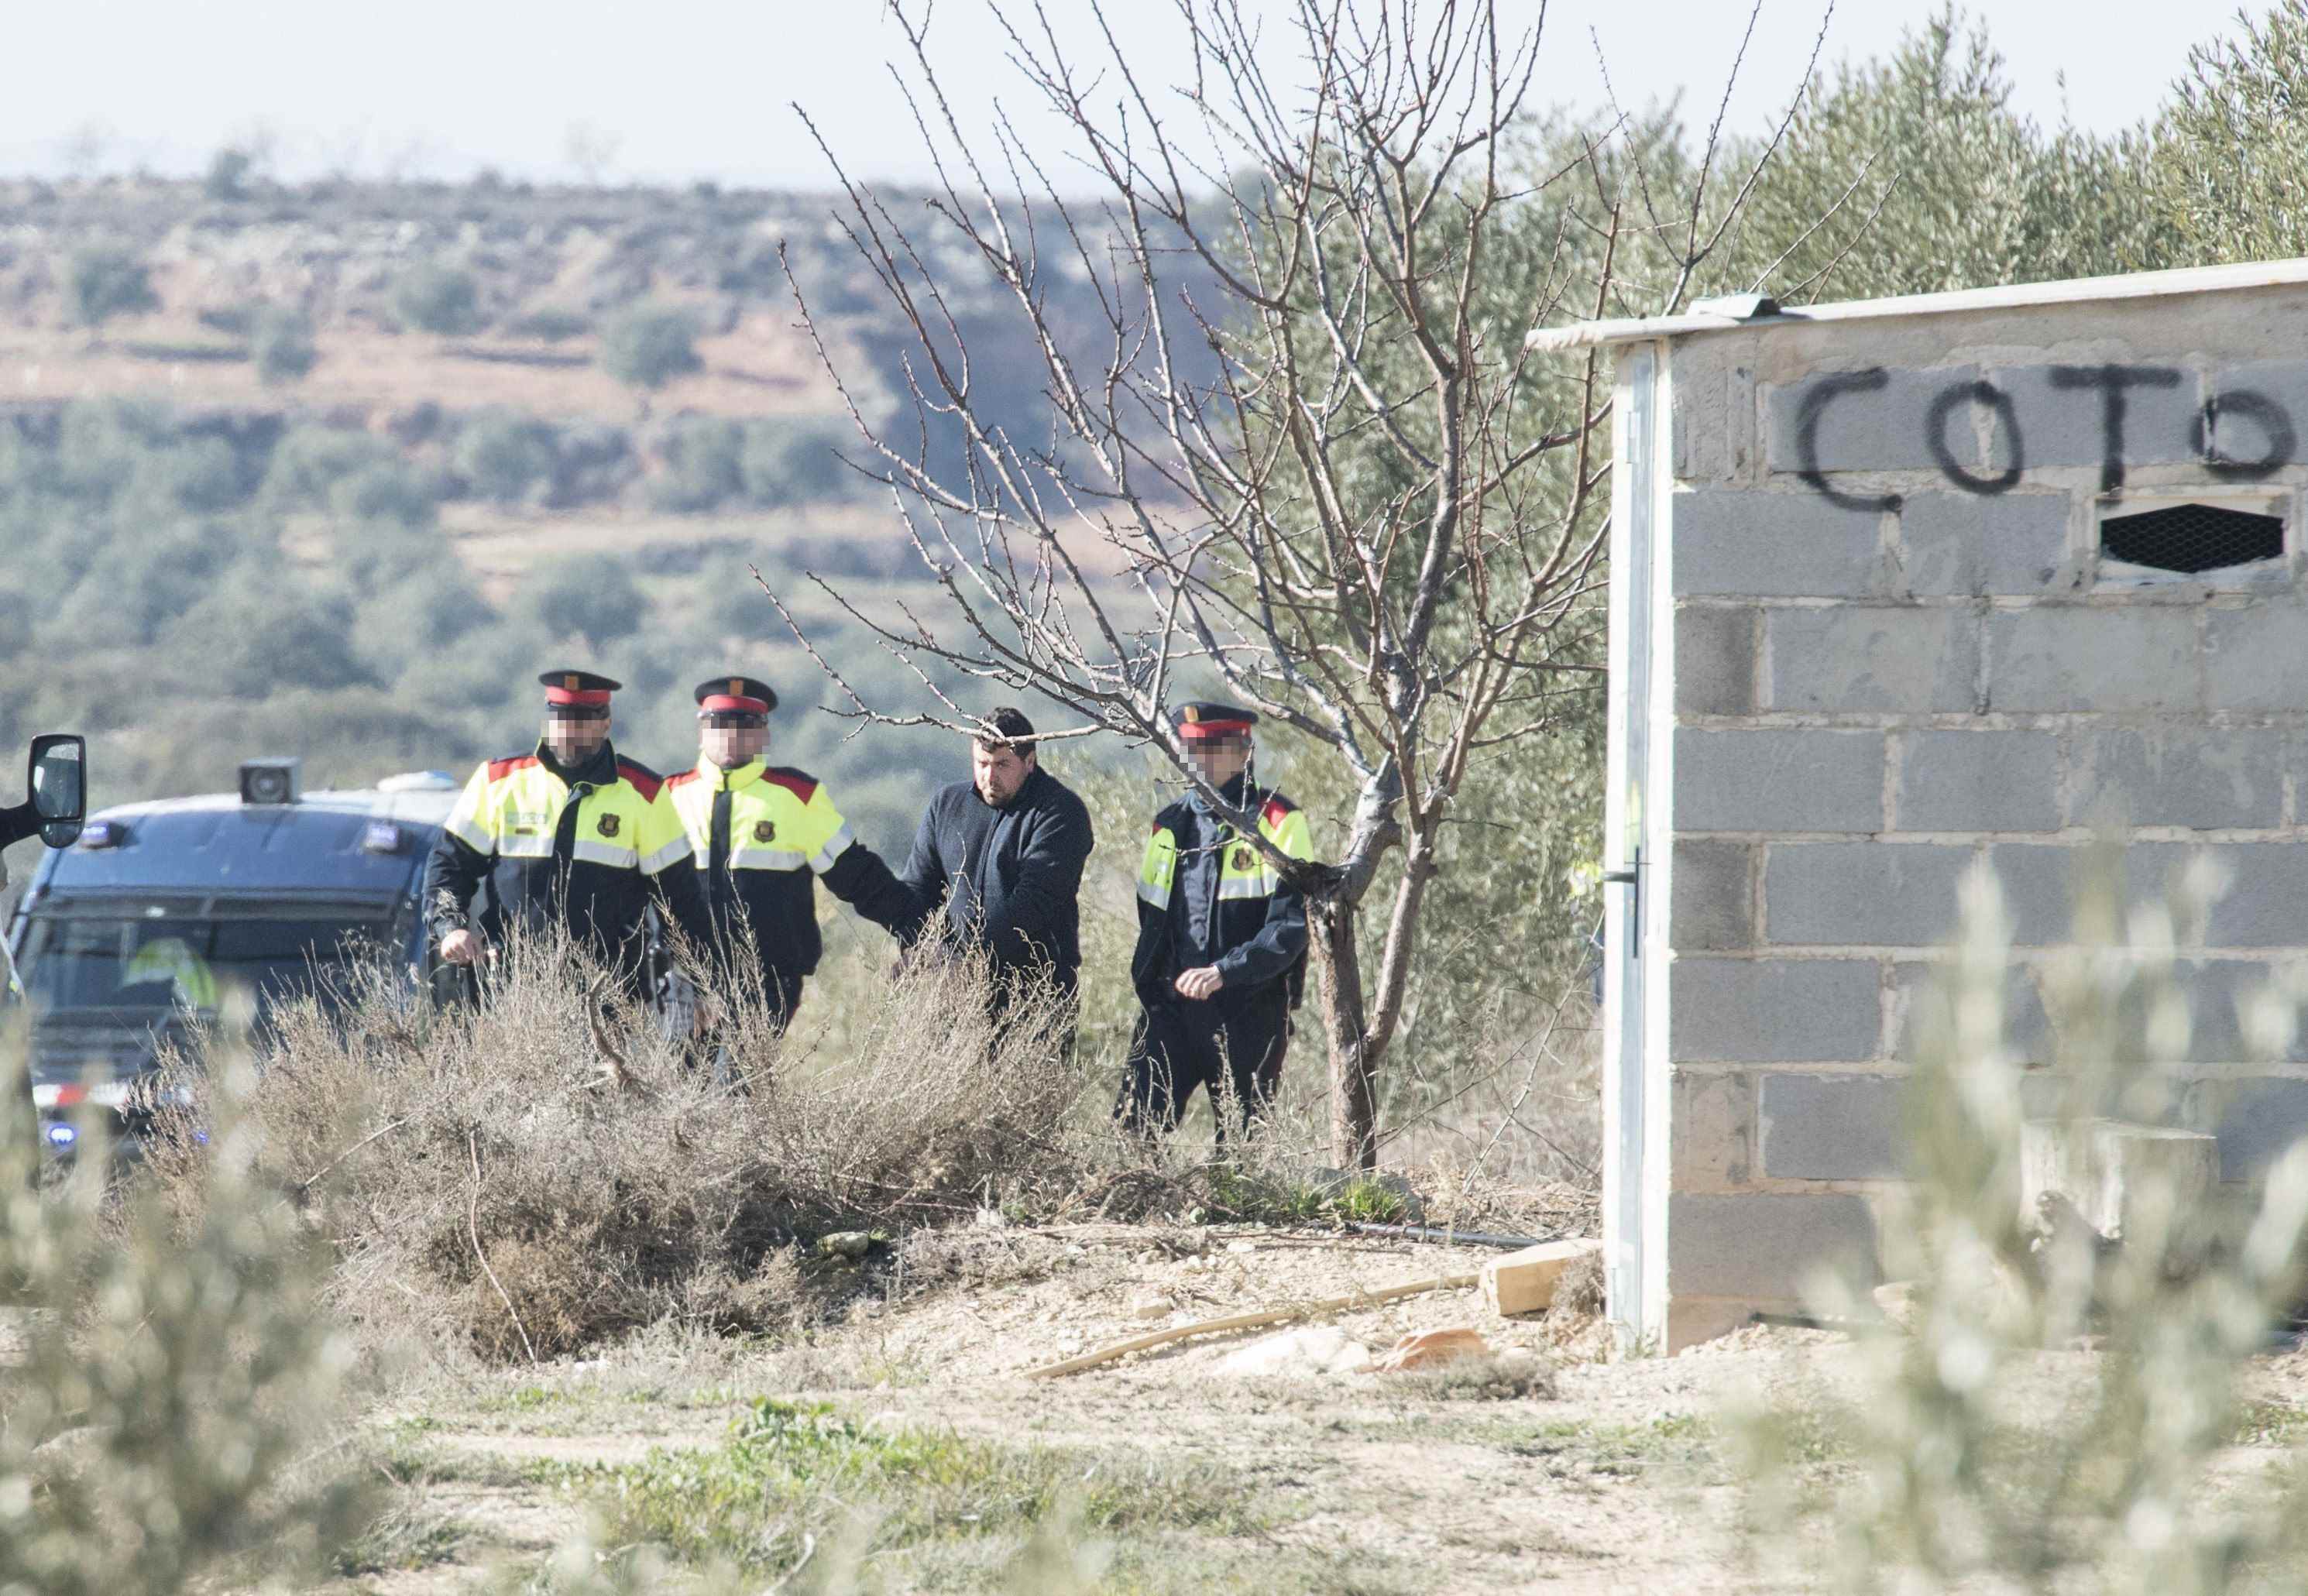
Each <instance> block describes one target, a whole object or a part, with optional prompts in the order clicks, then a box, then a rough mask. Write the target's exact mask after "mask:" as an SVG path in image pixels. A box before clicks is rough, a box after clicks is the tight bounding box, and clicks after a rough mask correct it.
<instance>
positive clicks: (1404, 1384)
mask: <svg viewBox="0 0 2308 1596" xmlns="http://www.w3.org/2000/svg"><path fill="white" fill-rule="evenodd" d="M1390 1378H1391V1379H1392V1380H1393V1381H1394V1382H1396V1384H1395V1386H1394V1389H1395V1390H1396V1391H1397V1393H1398V1394H1400V1395H1401V1396H1403V1397H1406V1398H1409V1399H1411V1400H1423V1401H1426V1402H1518V1401H1525V1400H1543V1399H1545V1398H1547V1397H1551V1396H1553V1395H1554V1365H1552V1364H1550V1363H1548V1362H1547V1361H1546V1360H1545V1359H1543V1358H1538V1357H1534V1356H1532V1355H1530V1354H1529V1353H1516V1352H1488V1353H1481V1354H1477V1355H1476V1356H1473V1357H1468V1358H1452V1359H1451V1360H1448V1361H1446V1362H1442V1363H1438V1364H1435V1365H1434V1366H1433V1367H1432V1368H1428V1369H1411V1370H1409V1371H1408V1372H1407V1373H1404V1374H1400V1375H1394V1376H1391V1377H1390Z"/></svg>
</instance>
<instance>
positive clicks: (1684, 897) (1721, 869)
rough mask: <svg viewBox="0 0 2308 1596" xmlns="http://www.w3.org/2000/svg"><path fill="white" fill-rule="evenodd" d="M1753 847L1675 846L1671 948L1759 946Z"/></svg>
mask: <svg viewBox="0 0 2308 1596" xmlns="http://www.w3.org/2000/svg"><path fill="white" fill-rule="evenodd" d="M1755 852H1756V849H1755V845H1753V843H1741V842H1710V841H1705V840H1681V839H1679V840H1677V841H1676V843H1675V870H1674V872H1673V873H1674V887H1673V891H1672V897H1673V901H1672V903H1671V904H1670V905H1669V917H1668V921H1667V941H1668V944H1669V945H1670V946H1671V947H1673V948H1676V949H1678V950H1681V949H1684V948H1752V947H1753V946H1754V945H1755V907H1754V902H1755V897H1754V882H1753V867H1754V860H1755Z"/></svg>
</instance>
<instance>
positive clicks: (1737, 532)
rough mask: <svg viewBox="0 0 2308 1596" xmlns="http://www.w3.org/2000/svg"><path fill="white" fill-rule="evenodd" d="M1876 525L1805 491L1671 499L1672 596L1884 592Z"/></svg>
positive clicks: (1865, 514) (1868, 515) (1876, 520)
mask: <svg viewBox="0 0 2308 1596" xmlns="http://www.w3.org/2000/svg"><path fill="white" fill-rule="evenodd" d="M1881 527H1882V517H1881V516H1880V515H1878V514H1876V513H1875V512H1873V511H1856V510H1845V509H1842V508H1840V507H1839V506H1838V505H1835V504H1833V503H1830V502H1829V501H1828V500H1826V499H1824V498H1821V496H1820V495H1819V494H1817V493H1806V492H1800V491H1798V492H1795V493H1731V492H1717V491H1709V492H1704V493H1678V494H1676V495H1675V548H1674V554H1673V560H1672V563H1671V565H1670V567H1669V569H1670V571H1672V572H1673V579H1674V582H1675V594H1676V596H1678V597H1694V596H1695V597H1708V596H1717V595H1741V596H1761V597H1779V598H1787V597H1796V598H1851V597H1856V596H1861V595H1864V594H1866V593H1869V592H1873V591H1875V590H1877V589H1879V588H1881V587H1882V585H1883V571H1882V561H1881V558H1880V555H1879V552H1878V545H1880V543H1881V541H1882V539H1881V532H1880V529H1881Z"/></svg>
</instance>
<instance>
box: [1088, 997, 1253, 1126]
mask: <svg viewBox="0 0 2308 1596" xmlns="http://www.w3.org/2000/svg"><path fill="white" fill-rule="evenodd" d="M1289 1043H1290V992H1289V986H1288V983H1287V982H1281V981H1277V982H1270V983H1269V984H1268V985H1266V986H1264V987H1262V988H1261V989H1260V990H1258V991H1254V992H1251V993H1248V994H1246V995H1241V996H1236V998H1235V999H1234V1000H1232V1001H1228V1000H1227V993H1226V992H1225V991H1224V990H1223V989H1221V990H1220V991H1219V995H1218V996H1217V997H1215V998H1211V999H1209V1000H1204V1001H1202V1002H1199V1003H1197V1002H1194V1001H1192V1000H1188V999H1184V998H1177V999H1174V1000H1171V1001H1169V1002H1167V1003H1162V1004H1158V1005H1157V1006H1156V1007H1154V1008H1148V1009H1143V1010H1141V1012H1140V1015H1139V1020H1138V1030H1137V1033H1136V1034H1135V1035H1134V1036H1133V1037H1132V1040H1131V1046H1130V1074H1129V1078H1128V1079H1127V1080H1125V1081H1124V1083H1123V1088H1122V1089H1123V1101H1122V1103H1121V1105H1120V1110H1119V1112H1120V1118H1121V1120H1122V1121H1123V1123H1124V1125H1126V1126H1128V1127H1129V1128H1131V1129H1132V1130H1136V1131H1143V1132H1155V1131H1168V1130H1171V1129H1173V1128H1176V1125H1177V1123H1178V1121H1179V1120H1181V1119H1182V1118H1184V1115H1185V1112H1186V1103H1187V1099H1189V1098H1191V1097H1192V1096H1193V1094H1194V1089H1195V1088H1196V1087H1198V1086H1199V1087H1201V1089H1202V1090H1204V1091H1206V1092H1208V1093H1209V1094H1210V1111H1211V1113H1212V1114H1213V1115H1214V1116H1215V1117H1216V1118H1217V1120H1218V1134H1219V1140H1220V1141H1224V1140H1225V1139H1226V1134H1227V1115H1226V1109H1225V1105H1224V1103H1222V1102H1221V1101H1220V1094H1221V1093H1222V1092H1224V1091H1225V1090H1226V1089H1227V1087H1228V1086H1231V1087H1232V1088H1233V1090H1234V1094H1235V1101H1236V1103H1237V1104H1238V1105H1239V1107H1240V1110H1241V1113H1242V1123H1243V1129H1244V1131H1245V1132H1247V1131H1248V1130H1249V1128H1250V1127H1251V1125H1252V1123H1253V1121H1254V1120H1257V1119H1258V1117H1259V1116H1261V1115H1262V1114H1263V1113H1264V1112H1265V1111H1266V1108H1267V1105H1268V1104H1269V1103H1271V1102H1272V1101H1273V1099H1274V1090H1275V1086H1276V1085H1277V1084H1278V1083H1279V1081H1280V1080H1281V1078H1282V1055H1283V1051H1284V1050H1285V1049H1287V1047H1288V1046H1289Z"/></svg>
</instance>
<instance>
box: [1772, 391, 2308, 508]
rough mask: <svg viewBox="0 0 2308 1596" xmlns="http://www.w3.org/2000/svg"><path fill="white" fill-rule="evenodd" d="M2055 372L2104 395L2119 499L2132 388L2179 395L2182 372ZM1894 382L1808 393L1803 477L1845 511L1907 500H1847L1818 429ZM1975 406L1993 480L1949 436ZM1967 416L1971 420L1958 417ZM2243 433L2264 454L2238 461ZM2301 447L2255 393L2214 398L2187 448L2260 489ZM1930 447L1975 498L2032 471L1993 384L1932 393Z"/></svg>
mask: <svg viewBox="0 0 2308 1596" xmlns="http://www.w3.org/2000/svg"><path fill="white" fill-rule="evenodd" d="M2051 375H2052V386H2053V387H2054V389H2055V390H2060V391H2062V392H2073V393H2078V394H2087V393H2094V392H2097V394H2098V395H2099V416H2100V459H2099V485H2100V491H2101V492H2102V493H2114V492H2116V491H2117V490H2118V489H2120V488H2122V487H2123V481H2124V466H2125V454H2126V448H2127V442H2126V439H2127V426H2126V423H2127V418H2128V414H2129V410H2130V406H2129V403H2128V400H2129V397H2130V395H2131V390H2133V389H2135V388H2176V387H2178V386H2179V385H2180V383H2181V382H2183V381H2184V380H2185V373H2182V372H2180V371H2178V370H2175V368H2173V367H2171V366H2162V365H2055V366H2054V367H2052V368H2051ZM1890 381H1891V377H1890V373H1889V372H1887V371H1885V370H1884V369H1883V368H1882V366H1873V367H1870V368H1869V369H1867V370H1865V371H1857V372H1841V373H1837V374H1835V375H1833V376H1827V377H1821V378H1820V379H1819V380H1818V381H1817V382H1813V384H1812V385H1811V387H1810V388H1809V389H1808V390H1806V391H1805V392H1804V398H1803V404H1802V405H1801V406H1800V407H1799V408H1797V410H1796V460H1797V461H1798V462H1799V465H1798V467H1797V475H1798V476H1801V477H1802V478H1803V480H1804V482H1805V483H1807V484H1809V485H1811V486H1812V487H1813V488H1814V489H1816V490H1817V491H1818V492H1819V493H1821V495H1822V496H1824V497H1825V498H1826V499H1827V500H1828V501H1829V502H1831V503H1834V504H1839V505H1840V506H1842V507H1843V508H1844V509H1846V510H1866V511H1882V510H1897V509H1899V494H1897V493H1845V492H1843V491H1842V490H1841V489H1839V488H1837V487H1835V486H1833V485H1831V484H1830V483H1829V481H1828V479H1827V474H1826V473H1825V472H1824V471H1821V469H1820V467H1819V427H1820V422H1821V419H1822V418H1823V417H1824V416H1826V414H1827V408H1828V407H1829V406H1830V405H1832V404H1838V403H1845V404H1858V403H1862V402H1864V400H1863V399H1861V398H1860V397H1859V396H1862V395H1865V394H1870V393H1876V392H1880V391H1882V390H1883V389H1884V388H1886V387H1888V386H1889V385H1890ZM1973 407H1976V408H1980V409H1984V410H1985V411H1987V412H1988V414H1989V416H1990V418H1991V425H1990V435H1991V436H1992V437H1993V438H1994V440H1995V442H1996V444H1997V446H1998V449H1997V455H1998V458H2000V459H2002V461H2003V462H2004V466H2003V469H2002V470H2001V471H1998V472H1996V473H1995V474H1994V475H1993V476H1989V475H1985V474H1983V473H1981V472H1977V471H1974V470H1972V469H1970V468H1968V467H1966V466H1965V465H1964V464H1963V463H1962V462H1961V461H1960V460H1959V459H1956V456H1955V450H1953V449H1952V448H1951V447H1950V446H1949V442H1948V439H1949V435H1950V433H1951V429H1952V428H1954V427H1956V426H1959V425H1964V426H1968V425H1970V420H1971V417H1970V415H1969V410H1970V408H1973ZM1959 411H1962V412H1965V413H1964V414H1963V415H1962V416H1960V417H1959V416H1958V414H1957V413H1958V412H1959ZM2238 422H2241V423H2243V427H2242V428H2241V429H2239V428H2238V427H2236V425H2235V424H2236V423H2238ZM2224 428H2225V430H2224ZM2239 430H2242V431H2243V432H2245V433H2247V435H2249V434H2250V433H2253V432H2256V433H2259V435H2260V439H2261V450H2260V452H2259V453H2258V454H2257V455H2255V456H2250V457H2246V458H2243V459H2238V458H2237V457H2235V455H2233V454H2230V453H2229V452H2227V450H2226V448H2225V445H2226V442H2227V438H2228V436H2229V435H2230V434H2232V433H2235V432H2236V431H2239ZM2298 442H2299V437H2298V433H2296V432H2295V429H2294V427H2293V424H2292V417H2291V416H2290V415H2288V414H2287V413H2286V410H2285V408H2284V407H2283V406H2282V405H2279V404H2278V403H2277V402H2276V401H2275V400H2274V399H2270V398H2269V396H2268V395H2266V394H2264V393H2258V392H2254V391H2253V390H2251V389H2248V388H2239V389H2232V390H2228V391H2227V392H2225V393H2219V394H2215V395H2213V396H2212V397H2211V398H2210V399H2207V400H2205V401H2204V403H2203V405H2202V407H2201V408H2199V409H2198V410H2197V412H2196V414H2195V415H2194V416H2192V418H2191V420H2190V424H2189V435H2188V445H2189V448H2190V449H2191V450H2192V451H2193V452H2194V454H2195V456H2196V458H2197V459H2198V460H2200V462H2201V463H2202V464H2203V466H2204V468H2206V469H2207V470H2209V471H2210V472H2211V474H2212V475H2213V476H2217V477H2218V478H2219V479H2220V480H2221V481H2223V482H2259V481H2261V480H2264V479H2265V478H2267V477H2269V476H2274V475H2275V474H2276V473H2277V472H2278V471H2279V470H2281V469H2282V468H2285V467H2286V466H2288V465H2290V464H2291V463H2292V458H2293V451H2294V449H2295V445H2296V444H2297V443H2298ZM1924 444H1925V448H1927V449H1928V450H1930V451H1931V457H1932V462H1933V465H1935V466H1937V467H1938V468H1939V472H1940V475H1941V476H1943V477H1945V478H1946V479H1947V481H1948V482H1949V483H1950V484H1951V485H1954V486H1956V487H1959V488H1961V489H1962V490H1963V491H1964V492H1965V493H1979V494H1983V495H1991V494H1995V493H2009V492H2010V491H2011V489H2012V488H2013V487H2015V486H2017V485H2018V484H2019V478H2020V476H2021V475H2022V474H2023V473H2024V472H2025V471H2026V470H2027V469H2028V445H2027V433H2026V431H2025V429H2024V428H2023V427H2022V425H2021V423H2020V416H2019V407H2018V406H2017V405H2015V404H2013V403H2012V400H2011V395H2010V394H2009V393H2006V392H2005V391H2004V390H2002V389H2001V388H1998V387H1997V386H1996V385H1995V384H1994V383H1993V382H1985V381H1982V382H1951V383H1950V384H1948V386H1947V387H1945V388H1942V390H1940V391H1939V392H1938V393H1937V394H1935V395H1933V399H1932V402H1931V407H1930V408H1929V409H1927V410H1926V411H1925V413H1924Z"/></svg>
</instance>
